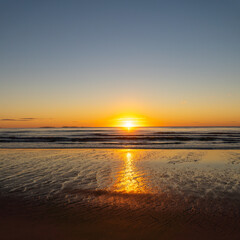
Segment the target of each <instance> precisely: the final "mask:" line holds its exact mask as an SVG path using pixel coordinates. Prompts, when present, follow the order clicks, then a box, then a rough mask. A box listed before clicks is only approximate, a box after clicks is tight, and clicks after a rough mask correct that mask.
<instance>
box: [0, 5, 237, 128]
mask: <svg viewBox="0 0 240 240" xmlns="http://www.w3.org/2000/svg"><path fill="white" fill-rule="evenodd" d="M0 34H1V38H0V110H1V111H0V118H1V119H15V120H16V121H14V122H17V119H19V118H36V119H39V121H38V122H36V121H35V123H34V124H36V125H41V124H42V123H41V121H43V119H45V120H46V119H55V121H56V122H58V121H59V124H60V122H61V121H62V122H63V123H64V124H70V125H72V123H71V121H72V122H77V124H78V123H79V124H80V125H84V124H86V125H87V122H88V121H89V122H90V125H94V118H96V119H100V118H101V119H103V118H108V117H110V116H111V114H113V115H116V114H118V113H124V112H132V113H134V114H135V113H136V114H140V115H146V116H147V117H150V118H153V119H155V122H157V121H159V124H160V125H161V123H163V124H166V125H169V124H170V125H171V124H172V125H182V124H185V125H198V124H200V125H214V123H216V125H240V110H239V109H240V1H238V0H214V1H213V0H207V1H205V0H199V1H195V0H189V1H184V0H183V1H180V0H176V1H172V0H166V1H160V0H159V1H155V0H145V1H142V0H137V1H133V0H132V1H131V0H128V1H124V0H119V1H114V0H109V1H104V0H103V1H101V0H96V1H91V0H86V1H81V0H79V1H70V0H69V1H67V0H66V1H60V0H58V1H49V0H48V1H42V0H41V1H34V0H32V1H24V0H22V1H18V0H15V1H13V0H0ZM200 114H201V116H203V117H201V116H200ZM66 115H69V116H70V117H69V119H68V118H66ZM184 116H185V117H184ZM40 119H42V120H40ZM82 119H84V121H83V120H82ZM174 119H176V121H175V120H174ZM45 120H44V121H45ZM44 123H45V122H44ZM95 123H96V125H99V124H100V123H97V122H95ZM11 124H12V121H10V122H8V121H5V120H4V121H1V122H0V126H11ZM29 124H30V125H31V124H33V123H30V121H29ZM20 125H21V122H19V126H20ZM100 125H101V124H100ZM102 125H104V124H102Z"/></svg>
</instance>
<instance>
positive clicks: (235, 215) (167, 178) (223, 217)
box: [0, 149, 240, 239]
mask: <svg viewBox="0 0 240 240" xmlns="http://www.w3.org/2000/svg"><path fill="white" fill-rule="evenodd" d="M0 194H1V195H0V196H1V198H2V199H8V198H11V199H16V201H17V202H18V200H19V201H23V202H24V204H23V205H22V206H25V205H26V204H30V208H32V209H35V207H36V206H37V207H38V209H37V212H38V214H40V215H45V216H46V215H47V216H48V217H50V215H51V216H52V217H53V218H56V217H57V218H61V217H62V216H63V215H64V216H65V215H67V211H71V214H70V215H69V216H73V215H74V216H75V217H76V216H81V219H84V221H85V222H88V223H91V224H92V223H97V222H98V223H100V222H102V221H107V222H108V223H109V222H111V224H113V222H114V221H116V219H117V220H118V221H120V220H121V221H123V222H124V224H125V225H124V226H125V227H126V226H127V227H129V228H132V227H133V226H135V227H136V226H138V227H139V226H144V229H145V232H144V233H147V232H148V231H150V232H154V231H160V230H161V231H163V232H164V231H169V228H171V226H172V225H174V226H175V227H176V226H178V228H179V229H186V228H188V227H191V228H193V229H195V230H194V231H195V233H198V232H205V231H208V232H211V231H213V233H212V234H213V235H214V236H217V237H219V236H220V237H221V238H222V239H228V238H227V237H229V236H232V239H234V236H237V237H239V236H240V231H239V227H240V224H239V222H240V221H239V220H240V150H136V149H115V150H114V149H108V150H105V149H101V150H100V149H98V150H96V149H80V150H79V149H74V150H71V149H67V150H56V149H54V150H49V149H48V150H47V149H46V150H23V149H22V150H17V149H15V150H4V149H2V150H0ZM16 201H15V203H14V204H15V205H16ZM49 204H50V205H51V206H54V208H59V209H65V210H66V211H65V210H64V211H63V210H61V211H59V210H56V211H49V212H48V213H47V212H46V208H45V207H46V206H47V205H49ZM10 210H11V208H10ZM48 210H49V209H48ZM13 212H14V211H13ZM6 214H9V212H7V213H6ZM76 218H77V217H76ZM77 219H78V218H77ZM119 224H120V223H119ZM120 225H121V224H120ZM186 226H188V227H186ZM123 229H125V228H123ZM125 230H126V229H125ZM184 231H185V230H184ZM194 231H193V232H194ZM216 232H217V235H216ZM144 233H143V234H144ZM229 234H230V235H229ZM147 236H149V235H148V234H147V235H146V239H147ZM211 236H212V235H211ZM237 237H236V239H237ZM190 238H191V237H190ZM211 238H212V237H211ZM103 239H104V238H103ZM163 239H164V238H163ZM166 239H167V238H166ZM173 239H180V238H173ZM183 239H184V238H183ZM212 239H213V238H212ZM216 239H217V238H216Z"/></svg>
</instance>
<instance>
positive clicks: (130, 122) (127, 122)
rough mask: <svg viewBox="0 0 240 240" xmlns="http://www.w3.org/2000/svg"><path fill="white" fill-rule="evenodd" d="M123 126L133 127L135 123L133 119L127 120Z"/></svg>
mask: <svg viewBox="0 0 240 240" xmlns="http://www.w3.org/2000/svg"><path fill="white" fill-rule="evenodd" d="M123 127H125V128H127V129H131V128H133V127H135V125H134V122H133V121H125V122H124V124H123Z"/></svg>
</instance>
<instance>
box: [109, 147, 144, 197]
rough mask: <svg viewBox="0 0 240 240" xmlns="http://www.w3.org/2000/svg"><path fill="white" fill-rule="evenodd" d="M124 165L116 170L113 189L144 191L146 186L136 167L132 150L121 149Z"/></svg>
mask: <svg viewBox="0 0 240 240" xmlns="http://www.w3.org/2000/svg"><path fill="white" fill-rule="evenodd" d="M123 151H124V154H123V155H122V156H123V161H124V166H123V169H122V170H121V171H119V172H118V177H117V181H116V183H115V185H114V190H115V191H117V192H123V193H145V192H146V187H145V184H144V179H143V177H142V173H141V171H139V170H138V169H137V168H136V162H135V159H134V150H127V151H126V150H123Z"/></svg>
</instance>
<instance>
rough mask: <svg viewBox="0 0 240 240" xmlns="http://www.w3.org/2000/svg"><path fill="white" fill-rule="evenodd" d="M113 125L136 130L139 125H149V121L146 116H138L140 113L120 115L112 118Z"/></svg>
mask: <svg viewBox="0 0 240 240" xmlns="http://www.w3.org/2000/svg"><path fill="white" fill-rule="evenodd" d="M112 122H113V124H112V127H118V128H119V127H120V128H123V129H125V130H126V129H127V130H128V131H129V130H134V129H135V128H138V127H145V126H147V122H146V119H145V117H142V116H138V115H128V116H126V115H120V116H118V117H116V118H113V119H112Z"/></svg>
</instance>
